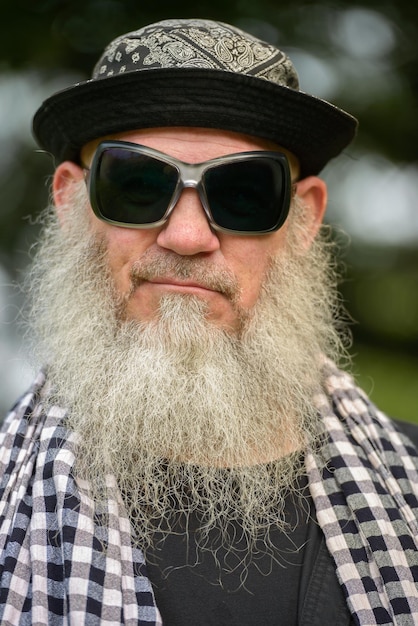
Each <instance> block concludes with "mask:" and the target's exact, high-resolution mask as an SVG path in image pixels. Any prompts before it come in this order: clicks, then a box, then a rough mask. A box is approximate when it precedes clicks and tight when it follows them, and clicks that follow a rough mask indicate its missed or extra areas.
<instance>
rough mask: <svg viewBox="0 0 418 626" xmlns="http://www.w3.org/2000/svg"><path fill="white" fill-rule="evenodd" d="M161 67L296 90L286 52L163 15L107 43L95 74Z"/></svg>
mask: <svg viewBox="0 0 418 626" xmlns="http://www.w3.org/2000/svg"><path fill="white" fill-rule="evenodd" d="M161 68H165V69H170V68H189V69H190V68H194V69H212V70H222V71H225V72H235V73H238V74H245V75H248V76H256V77H257V78H265V79H266V80H269V81H271V82H272V83H276V84H277V85H282V86H283V87H290V88H292V89H299V79H298V75H297V73H296V70H295V68H294V67H293V63H292V61H291V60H290V59H289V57H288V56H286V54H285V53H284V52H282V51H281V50H279V49H278V48H276V47H274V46H272V45H271V44H268V43H266V42H264V41H261V40H259V39H256V38H255V37H252V36H251V35H249V34H247V33H245V32H244V31H242V30H240V29H238V28H236V27H234V26H230V25H229V24H224V23H222V22H213V21H211V20H187V21H186V20H164V21H162V22H158V23H157V24H151V25H150V26H146V27H145V28H141V29H139V30H136V31H133V32H131V33H127V34H126V35H122V36H121V37H118V38H117V39H115V40H114V41H112V42H111V43H110V44H109V45H108V46H107V48H106V49H105V51H104V53H103V56H102V57H101V58H100V59H99V61H98V62H97V64H96V66H95V68H94V71H93V78H103V77H105V76H107V77H109V76H115V75H116V74H121V73H124V72H132V71H137V70H146V69H161Z"/></svg>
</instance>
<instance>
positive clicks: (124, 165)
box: [85, 141, 292, 235]
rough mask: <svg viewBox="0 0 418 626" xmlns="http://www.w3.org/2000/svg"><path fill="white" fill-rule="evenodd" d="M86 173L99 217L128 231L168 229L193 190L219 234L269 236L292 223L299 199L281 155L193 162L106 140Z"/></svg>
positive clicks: (259, 153)
mask: <svg viewBox="0 0 418 626" xmlns="http://www.w3.org/2000/svg"><path fill="white" fill-rule="evenodd" d="M85 169H86V181H87V186H88V191H89V197H90V203H91V206H92V208H93V211H94V213H95V214H96V216H97V217H98V218H100V219H101V220H104V221H105V222H109V223H110V224H115V225H117V226H123V227H126V228H154V227H157V226H161V225H163V224H164V223H165V222H166V221H167V220H168V218H169V217H170V214H171V213H172V211H173V210H174V207H175V206H176V203H177V202H178V200H179V197H180V194H181V192H182V190H183V189H184V188H186V187H192V188H194V189H196V191H197V192H198V194H199V198H200V202H201V204H202V206H203V209H204V211H205V214H206V216H207V219H208V221H209V224H210V225H211V227H212V228H213V229H214V230H217V231H222V232H227V233H234V234H237V235H259V234H262V233H270V232H272V231H275V230H278V229H279V228H280V227H281V226H282V225H283V223H284V222H285V220H286V218H287V216H288V213H289V207H290V201H291V196H292V182H291V174H290V168H289V163H288V160H287V158H286V156H285V155H284V154H282V153H281V152H269V151H254V152H240V153H237V154H231V155H228V156H224V157H219V158H216V159H212V160H210V161H205V162H203V163H197V164H190V163H184V162H183V161H179V160H178V159H175V158H173V157H170V156H168V155H166V154H164V153H162V152H158V151H157V150H153V149H151V148H147V147H145V146H141V145H138V144H135V143H128V142H125V141H103V142H101V143H100V144H99V146H98V148H97V150H96V152H95V155H94V158H93V162H92V164H91V167H90V169H88V168H85Z"/></svg>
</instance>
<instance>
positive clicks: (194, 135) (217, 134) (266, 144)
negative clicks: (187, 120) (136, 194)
mask: <svg viewBox="0 0 418 626" xmlns="http://www.w3.org/2000/svg"><path fill="white" fill-rule="evenodd" d="M114 139H116V140H122V141H129V142H132V143H144V145H147V144H148V143H150V142H151V143H153V142H154V141H156V142H157V141H159V140H164V144H165V145H167V146H168V148H167V150H169V149H170V147H171V146H172V147H173V149H175V144H176V142H179V143H184V142H188V143H190V145H192V144H195V146H196V144H197V154H198V155H199V154H200V152H201V153H202V154H204V153H205V145H206V144H209V143H214V142H216V141H217V142H218V143H219V145H220V146H221V145H222V146H223V148H224V150H222V151H225V153H228V152H231V153H234V152H243V151H247V150H274V151H278V152H282V153H283V154H285V155H286V156H287V158H288V161H289V164H290V167H291V170H292V173H293V175H294V176H295V177H297V176H298V174H299V161H298V159H297V157H296V156H295V155H294V154H293V153H292V152H290V151H289V150H287V149H286V148H284V147H283V146H281V145H279V144H277V143H276V142H274V141H270V140H268V139H262V138H260V137H256V136H253V135H246V134H243V133H237V132H233V131H226V130H223V129H213V128H199V127H196V128H195V127H160V128H148V129H135V130H131V131H125V132H121V133H111V134H108V135H104V136H102V137H98V138H97V139H94V140H92V141H90V142H88V143H87V144H85V145H84V146H83V148H82V150H81V162H82V163H83V164H85V165H88V164H89V163H90V162H91V160H92V158H93V155H94V153H95V151H96V149H97V146H98V145H99V144H100V143H101V142H102V141H106V140H114ZM150 147H153V146H152V145H151V146H150ZM163 151H164V150H163ZM171 156H177V155H171ZM219 156H221V155H219ZM196 160H197V161H198V160H199V158H198V159H194V161H196ZM202 160H206V159H205V158H202Z"/></svg>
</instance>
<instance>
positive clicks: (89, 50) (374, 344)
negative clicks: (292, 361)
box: [0, 0, 418, 421]
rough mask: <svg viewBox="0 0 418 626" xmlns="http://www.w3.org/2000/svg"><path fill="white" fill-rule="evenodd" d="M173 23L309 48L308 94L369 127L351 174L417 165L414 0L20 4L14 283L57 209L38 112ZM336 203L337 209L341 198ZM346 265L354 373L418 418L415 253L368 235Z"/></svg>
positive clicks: (6, 20)
mask: <svg viewBox="0 0 418 626" xmlns="http://www.w3.org/2000/svg"><path fill="white" fill-rule="evenodd" d="M170 17H204V18H211V19H218V20H221V21H226V22H230V23H233V24H236V25H237V26H240V27H242V28H244V29H246V30H248V31H250V32H252V33H253V34H255V35H257V36H259V37H261V38H264V39H266V40H269V41H271V42H272V43H276V44H278V45H280V46H281V47H282V48H284V49H285V50H288V51H299V53H300V51H303V53H304V54H305V57H304V60H305V62H306V61H307V59H308V57H309V59H310V62H311V64H312V63H314V65H312V67H314V68H315V70H316V72H319V74H318V73H315V72H313V71H312V72H311V71H310V70H309V68H310V67H311V65H309V63H308V64H307V65H306V67H307V69H306V71H305V79H306V80H307V82H308V83H312V84H309V88H307V87H305V88H306V90H307V91H309V90H310V91H312V89H315V87H316V82H318V91H319V93H317V94H316V95H320V96H322V97H325V98H326V97H327V96H329V98H330V99H331V100H332V101H333V102H334V103H336V104H337V105H339V106H341V107H343V108H346V109H347V110H349V111H350V112H352V113H353V114H354V115H356V116H357V117H358V118H359V120H360V134H359V136H358V138H357V140H356V142H355V145H354V148H353V149H350V150H349V151H348V154H347V155H346V156H347V161H346V162H344V161H342V163H343V167H345V166H346V165H347V167H348V165H349V159H350V158H351V159H353V158H357V155H359V154H366V153H373V154H378V155H382V156H383V157H384V158H386V159H388V160H390V161H391V162H393V163H395V164H397V165H398V166H399V167H400V168H406V167H407V166H408V165H411V164H414V163H415V164H416V162H417V160H418V159H417V145H418V123H417V118H418V116H417V109H418V45H417V41H418V4H417V3H414V2H411V1H410V0H398V1H397V2H396V3H394V2H393V0H390V1H389V0H380V1H379V2H377V1H376V0H363V1H362V2H354V3H353V2H349V1H348V0H333V1H331V0H330V1H325V0H324V1H323V2H321V1H320V2H311V1H309V0H305V1H302V0H294V1H293V2H292V3H284V2H278V1H277V0H257V1H255V0H231V1H229V2H225V1H224V0H201V1H200V2H199V3H192V2H191V1H190V0H177V1H176V2H175V3H174V2H172V0H170V2H169V1H168V0H161V1H160V2H157V3H151V4H150V5H148V4H147V5H145V4H144V3H142V2H139V1H138V0H36V1H34V0H14V2H13V3H9V4H8V10H7V15H3V19H2V25H1V27H0V28H1V37H0V114H1V115H2V124H1V127H2V128H1V129H0V138H1V140H2V146H3V154H2V155H1V156H0V187H1V196H2V210H1V212H0V264H1V265H2V266H3V267H4V268H5V269H6V270H7V272H8V273H9V275H10V276H11V277H12V278H13V279H16V278H19V272H20V271H21V269H23V268H24V267H25V264H26V262H27V256H28V254H27V252H28V249H29V247H30V243H31V242H32V241H33V240H34V239H35V238H36V227H34V226H33V224H32V223H31V221H32V220H31V218H29V217H28V216H34V215H36V213H37V211H38V210H40V209H41V208H42V207H43V206H44V205H45V203H46V202H47V199H48V177H49V176H50V174H51V171H52V164H51V162H50V160H49V158H48V157H46V156H45V155H42V154H39V153H38V152H36V150H35V144H34V143H33V141H32V139H31V137H30V131H29V119H30V114H32V113H33V112H34V110H35V108H36V107H37V106H38V105H39V104H40V102H41V100H42V99H43V98H45V97H47V96H48V95H49V94H50V93H52V92H53V91H55V90H57V89H59V88H63V87H64V86H66V85H69V84H71V83H72V82H74V81H76V80H84V79H86V78H88V76H89V74H90V71H91V68H92V66H93V65H94V63H95V61H96V59H97V57H98V55H99V54H100V52H101V50H102V49H103V47H104V46H105V45H106V44H107V43H108V42H109V41H110V40H111V39H112V38H113V37H115V36H117V35H119V34H121V33H124V32H128V31H130V30H135V29H136V28H138V27H140V26H142V25H145V24H148V23H151V22H153V21H157V20H160V19H166V18H170ZM353 31H354V32H353ZM356 31H357V32H356ZM299 57H300V54H299ZM302 60H303V59H302ZM324 68H325V69H326V70H327V72H328V74H327V75H326V76H327V77H328V83H327V81H326V80H325V83H323V84H322V87H321V86H320V85H319V81H317V79H316V76H319V75H320V73H321V71H322V70H324ZM331 70H332V71H331ZM306 80H305V82H306ZM19 81H21V82H19ZM327 84H328V91H329V92H330V93H329V94H328V93H327V90H326V86H327ZM302 88H304V84H303V82H302ZM321 89H322V90H323V91H321ZM324 90H325V91H324ZM314 93H315V91H314ZM8 94H9V99H8V98H7V95H8ZM22 107H26V109H28V108H30V112H29V110H26V109H25V111H26V112H25V114H24V115H23V116H21V117H18V112H19V111H21V109H22ZM22 126H23V127H24V128H21V127H22ZM342 177H343V173H341V178H342ZM337 178H338V176H337ZM337 183H338V180H337ZM333 201H334V202H335V203H336V204H337V205H338V203H339V199H338V192H334V196H333ZM413 203H414V204H415V205H416V204H417V199H416V197H415V198H413ZM367 210H368V208H367V207H366V206H365V207H364V211H367ZM396 210H397V207H396V206H393V211H395V212H396ZM415 224H417V222H415ZM415 241H418V234H416V236H415ZM344 262H345V263H346V265H347V272H346V277H345V280H344V283H343V286H342V291H343V297H344V299H345V301H346V303H347V308H348V309H349V311H350V313H351V315H352V316H353V318H354V320H355V324H354V325H353V335H354V346H353V354H354V370H355V372H356V373H357V374H358V377H359V380H360V381H361V382H362V383H363V384H364V385H365V388H366V391H370V390H372V397H373V398H374V399H376V400H377V401H378V402H380V403H381V405H382V407H383V409H386V410H387V411H388V412H389V413H391V414H392V415H395V416H397V417H399V418H404V419H410V420H414V419H416V420H417V421H418V411H416V408H415V407H416V404H417V400H418V295H417V294H418V251H417V249H416V246H415V245H414V244H411V243H409V244H408V245H405V244H404V243H402V242H399V244H397V245H395V244H393V243H392V244H391V245H389V246H386V247H382V246H376V245H375V244H373V245H371V244H370V242H368V240H367V233H366V236H365V237H364V238H363V239H362V240H361V241H360V240H355V239H354V238H353V242H352V246H351V247H350V248H348V249H347V250H346V251H345V255H344ZM379 390H381V391H379Z"/></svg>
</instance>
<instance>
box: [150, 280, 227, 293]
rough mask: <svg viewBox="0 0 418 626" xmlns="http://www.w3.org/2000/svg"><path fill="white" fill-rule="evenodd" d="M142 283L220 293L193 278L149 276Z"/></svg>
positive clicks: (174, 288)
mask: <svg viewBox="0 0 418 626" xmlns="http://www.w3.org/2000/svg"><path fill="white" fill-rule="evenodd" d="M141 284H142V285H144V284H148V285H151V286H152V285H155V286H156V287H157V288H158V287H161V288H168V289H173V290H179V291H194V292H197V291H206V292H213V293H222V292H221V291H220V290H219V289H214V288H213V287H210V286H208V285H205V284H203V283H201V282H197V281H194V280H187V279H186V280H182V279H178V278H169V277H163V278H151V279H148V280H144V281H142V283H141Z"/></svg>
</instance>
